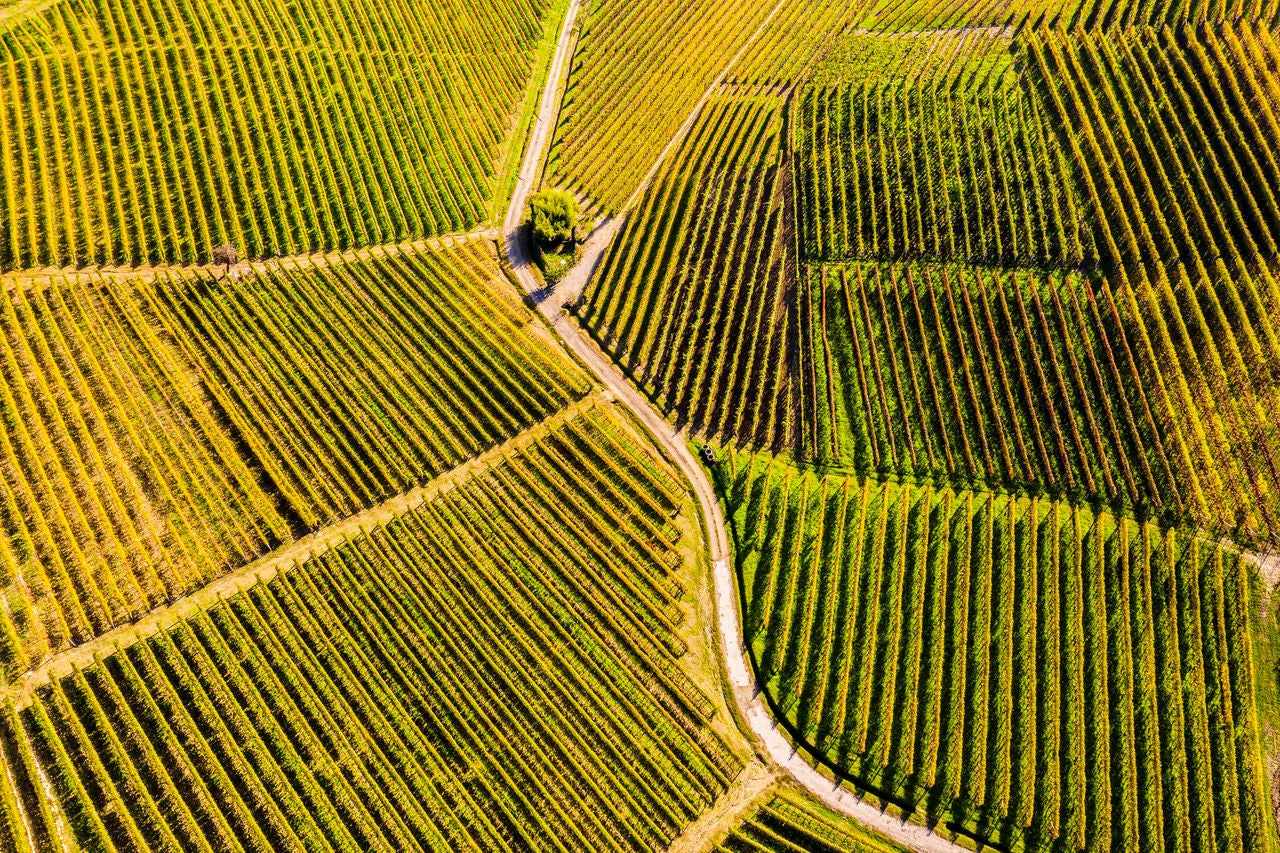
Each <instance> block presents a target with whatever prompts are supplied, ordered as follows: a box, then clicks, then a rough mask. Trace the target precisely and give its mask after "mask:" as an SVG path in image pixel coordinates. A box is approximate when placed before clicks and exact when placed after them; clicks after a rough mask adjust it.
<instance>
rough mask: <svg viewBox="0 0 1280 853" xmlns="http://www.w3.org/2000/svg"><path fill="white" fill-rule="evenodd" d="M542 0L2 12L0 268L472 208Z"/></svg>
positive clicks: (492, 162)
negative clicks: (7, 16)
mask: <svg viewBox="0 0 1280 853" xmlns="http://www.w3.org/2000/svg"><path fill="white" fill-rule="evenodd" d="M548 8H549V4H548V2H546V0H509V1H508V0H474V2H472V0H468V2H462V0H432V2H430V3H418V4H408V3H401V2H393V3H386V4H372V3H358V2H347V0H331V1H327V2H319V3H307V4H302V5H298V4H288V3H283V2H278V0H261V2H260V0H215V2H211V3H198V2H191V1H190V0H148V2H145V3H141V4H139V3H129V2H119V0H56V2H51V3H45V4H40V5H39V7H38V8H37V9H35V10H32V11H30V12H25V13H21V14H20V15H16V16H15V18H14V19H12V20H8V21H5V22H4V23H3V24H2V25H0V80H3V81H4V82H3V85H0V92H2V93H3V94H2V95H0V197H4V198H5V199H6V202H7V203H6V205H5V208H6V209H5V212H4V221H3V222H0V269H5V268H30V267H45V266H53V267H64V266H85V265H92V264H142V263H149V262H161V261H165V262H180V263H192V262H206V261H208V260H209V252H210V251H211V250H212V249H213V247H214V246H215V245H219V244H221V243H223V242H224V241H230V242H231V243H233V244H234V245H236V246H237V247H239V248H240V250H241V252H242V253H243V254H244V255H245V256H246V257H253V258H260V257H269V256H274V255H279V254H297V253H301V252H308V251H314V250H318V249H339V248H346V247H350V246H359V245H373V244H383V243H394V242H399V241H403V240H407V239H414V238H419V237H426V236H431V235H437V234H444V233H448V232H454V231H464V230H467V229H468V228H470V227H472V226H474V225H475V224H477V223H479V222H481V221H482V220H483V219H484V218H485V217H486V216H487V213H488V205H489V200H490V197H491V195H492V193H493V192H494V190H495V187H496V186H497V185H498V184H499V183H500V182H501V178H500V177H499V176H497V175H496V174H495V172H496V170H497V169H498V168H499V165H500V164H499V163H498V162H497V160H498V159H499V158H500V156H501V147H502V144H503V142H504V140H505V139H506V137H507V135H508V134H509V133H510V132H511V130H512V129H513V127H512V125H513V122H514V120H515V117H516V114H517V113H518V111H519V108H520V102H521V100H522V98H523V95H524V90H525V85H526V80H527V79H528V78H529V77H530V75H531V73H532V68H531V65H532V61H533V50H534V45H535V41H536V40H537V38H538V37H539V36H540V34H541V32H542V17H543V16H544V15H545V14H547V12H548Z"/></svg>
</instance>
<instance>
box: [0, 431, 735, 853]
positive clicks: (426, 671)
mask: <svg viewBox="0 0 1280 853" xmlns="http://www.w3.org/2000/svg"><path fill="white" fill-rule="evenodd" d="M628 430H629V427H627V426H625V425H624V422H623V421H622V419H621V417H620V415H619V413H617V412H614V411H613V410H612V407H610V408H608V409H602V408H595V409H591V410H588V411H587V412H586V413H585V414H583V415H579V416H578V417H576V418H574V419H570V420H569V421H567V422H566V423H564V424H562V425H561V426H560V427H558V428H557V430H555V431H553V432H552V433H551V434H549V435H543V436H542V437H541V438H539V439H537V440H536V441H534V442H533V443H531V444H529V445H528V446H526V447H525V448H524V449H522V450H520V451H518V452H514V453H513V455H511V456H510V457H508V458H504V459H502V460H499V461H498V462H496V463H494V464H493V465H492V466H491V467H490V468H488V469H487V470H485V471H483V472H481V473H480V474H477V475H476V476H475V477H474V478H472V479H469V480H468V481H466V482H464V483H462V484H460V485H459V486H457V487H456V488H453V489H450V490H448V491H446V492H443V493H441V494H439V495H438V496H436V497H435V498H433V499H432V500H430V501H428V502H427V503H426V504H423V505H422V506H420V507H418V508H417V509H415V510H412V511H410V512H408V513H407V514H405V515H403V516H401V517H398V518H396V519H394V520H392V521H390V522H388V523H386V524H384V525H382V526H380V527H378V528H376V529H374V530H372V531H369V532H367V533H365V534H363V535H361V536H360V537H359V538H357V539H354V540H352V541H349V542H347V543H345V544H342V545H340V546H338V547H335V548H333V549H331V550H329V551H326V552H324V553H321V554H319V555H315V556H313V557H311V558H310V559H308V560H307V561H306V562H304V563H302V564H301V565H297V566H294V567H292V568H290V569H288V570H286V571H285V572H283V573H281V574H280V575H277V576H276V577H275V578H274V579H272V580H271V581H270V582H269V583H262V584H258V585H256V586H254V587H251V588H250V589H248V590H246V591H245V592H242V593H239V594H237V595H235V596H233V597H232V598H230V599H226V600H222V601H219V602H218V603H217V604H216V605H214V606H212V607H211V608H209V609H208V610H206V611H203V612H201V613H199V614H197V615H195V616H193V617H191V618H189V619H187V620H186V621H184V622H183V623H180V624H179V625H177V626H175V627H174V628H172V629H169V630H167V631H165V632H163V633H161V634H158V635H155V636H152V637H149V638H147V639H143V640H139V641H137V642H135V643H133V644H131V645H129V646H127V647H125V648H123V649H120V650H118V651H116V652H114V653H113V654H111V655H110V656H109V657H107V658H105V659H103V660H100V661H98V662H96V663H95V664H94V665H93V666H91V667H89V668H87V669H85V670H84V671H77V672H75V673H73V674H71V675H69V676H67V677H65V678H62V679H60V680H58V681H55V682H53V683H51V684H49V685H46V686H44V687H42V688H40V689H39V690H38V691H37V692H36V693H35V695H34V696H33V697H32V698H31V699H30V700H29V701H28V702H26V703H24V704H23V705H22V706H21V707H14V706H13V705H12V704H10V705H8V706H7V707H6V708H5V712H4V715H3V719H2V720H0V747H2V748H3V755H4V757H5V759H6V761H7V762H8V773H7V774H5V776H4V780H5V781H4V788H5V789H6V791H5V792H4V798H3V799H0V804H3V803H11V802H12V800H13V797H14V794H15V793H16V795H17V797H18V798H19V800H20V802H21V803H22V814H23V815H25V821H24V822H23V823H22V824H19V825H15V823H14V822H13V821H12V820H9V821H5V820H0V826H7V827H8V829H7V830H6V831H8V832H10V833H14V832H15V827H16V826H21V828H18V829H17V831H16V834H17V835H18V836H19V841H20V843H21V844H24V845H26V846H28V847H29V848H30V849H32V850H36V851H46V850H47V851H52V850H56V849H62V848H63V846H64V845H70V846H71V847H73V848H75V849H95V850H102V851H112V850H139V851H141V850H162V849H163V850H175V849H186V850H206V851H209V850H244V851H249V850H261V851H265V850H294V851H301V850H309V851H340V850H346V851H357V850H358V851H388V853H391V851H395V853H404V851H411V850H457V851H477V853H479V851H486V853H488V852H489V851H534V850H547V851H560V853H568V852H569V851H576V850H601V851H614V853H626V851H649V850H654V849H659V848H662V847H665V846H666V845H667V844H668V843H669V842H670V841H671V840H672V839H673V838H674V837H675V835H677V834H678V833H679V832H680V830H681V829H682V828H683V826H684V825H685V824H686V823H687V822H688V821H689V820H691V819H692V818H693V817H694V816H696V815H697V814H698V813H699V812H700V811H701V810H702V809H703V808H705V807H706V806H707V805H709V804H710V802H711V801H712V800H713V799H714V798H715V797H716V796H717V795H718V794H719V793H720V792H721V791H722V790H724V788H725V786H726V785H727V783H728V781H729V779H730V778H731V776H732V775H733V773H734V772H736V769H737V768H738V766H739V763H738V760H737V759H736V758H735V757H734V756H733V755H732V754H731V753H730V752H729V751H728V749H727V747H726V746H725V745H724V744H723V743H722V742H721V741H720V740H719V738H718V737H717V736H716V735H715V734H713V733H712V731H711V729H710V727H709V725H708V722H709V720H710V717H711V714H712V713H713V711H712V705H711V704H710V701H709V700H708V699H707V698H706V697H705V696H704V695H703V694H702V693H701V691H700V690H698V689H697V688H696V687H694V686H693V685H692V683H691V682H690V681H689V680H688V679H687V677H685V676H684V675H683V670H682V668H681V663H680V661H679V655H680V649H679V643H678V639H677V634H676V630H675V628H674V626H673V623H672V617H671V615H670V614H671V611H672V610H673V609H674V603H675V598H674V596H676V595H678V594H679V593H678V589H676V588H675V587H674V585H673V584H672V582H671V574H670V569H671V567H672V566H673V565H676V564H679V563H680V560H679V558H678V557H677V556H676V554H675V552H674V551H673V545H672V542H673V540H674V537H675V535H676V534H675V533H674V529H673V528H671V527H670V526H669V525H668V526H667V529H666V531H658V530H657V529H656V527H655V525H661V524H666V523H667V521H668V520H670V519H671V518H672V517H673V515H674V514H675V513H677V512H678V511H679V507H680V506H681V504H682V500H683V495H681V494H680V493H679V492H678V491H677V490H676V488H675V486H674V483H675V482H676V480H675V476H674V474H673V473H672V472H671V470H670V469H669V468H668V467H667V466H666V465H665V463H661V462H659V461H658V460H657V458H656V457H653V456H650V455H649V452H648V451H646V450H644V449H642V448H641V446H639V445H637V444H636V443H635V441H634V440H633V439H632V438H630V437H629V432H628ZM620 482H629V483H632V484H634V485H635V488H632V489H630V490H627V491H623V490H620V489H619V488H618V483H620ZM10 780H12V783H13V785H12V788H10ZM12 811H13V809H12V807H9V808H6V810H5V814H2V815H0V818H3V817H5V816H7V814H8V813H9V812H12ZM28 829H29V832H28ZM19 849H22V848H21V847H20V848H19Z"/></svg>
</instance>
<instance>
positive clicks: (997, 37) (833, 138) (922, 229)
mask: <svg viewBox="0 0 1280 853" xmlns="http://www.w3.org/2000/svg"><path fill="white" fill-rule="evenodd" d="M883 40H884V39H883V37H880V36H874V35H868V34H858V35H856V36H855V37H853V38H850V39H846V40H844V42H843V43H842V44H841V45H840V46H839V48H838V49H835V50H833V52H832V54H830V55H829V56H828V57H827V59H826V60H825V61H824V63H823V65H822V66H820V67H819V68H818V69H816V70H815V72H814V76H813V81H812V83H811V84H810V85H807V86H805V87H803V88H802V89H801V91H800V93H799V95H798V105H797V106H796V107H795V110H796V125H795V135H794V139H793V144H794V146H795V150H796V161H795V162H796V187H797V195H798V209H799V211H800V242H801V246H802V248H803V251H804V253H805V256H806V257H807V258H808V259H812V260H836V259H846V258H882V259H904V258H930V259H944V260H946V259H964V260H968V261H972V262H981V263H999V264H1005V265H1019V266H1027V265H1058V264H1066V265H1072V266H1074V265H1078V264H1080V263H1081V262H1082V261H1084V260H1085V259H1086V258H1087V257H1089V256H1090V255H1091V254H1093V253H1094V249H1093V244H1092V237H1091V231H1090V230H1089V228H1088V223H1087V222H1086V221H1085V218H1084V216H1083V214H1082V207H1083V205H1082V203H1081V201H1080V199H1079V198H1077V195H1078V194H1077V192H1076V190H1075V181H1074V177H1073V175H1072V174H1071V169H1070V167H1069V161H1068V160H1067V158H1066V156H1065V155H1064V153H1063V151H1062V150H1061V149H1060V147H1059V145H1058V144H1057V139H1056V137H1055V136H1054V135H1053V131H1052V129H1050V128H1047V127H1046V126H1045V118H1046V117H1045V115H1044V109H1043V107H1042V106H1041V105H1040V102H1039V100H1038V99H1037V98H1034V97H1029V96H1028V95H1027V94H1026V93H1025V92H1024V90H1023V89H1022V88H1021V86H1020V85H1019V75H1018V74H1017V72H1016V71H1015V70H1014V65H1013V54H1012V53H1011V52H1010V50H1009V45H1010V39H1009V37H1008V36H1007V35H1004V34H1003V33H999V32H992V31H986V30H973V31H967V32H962V33H958V34H957V33H950V32H943V33H933V34H925V35H910V36H899V37H895V38H893V39H891V40H890V41H892V42H893V44H892V45H890V46H888V47H886V46H884V45H882V44H881V42H882V41H883Z"/></svg>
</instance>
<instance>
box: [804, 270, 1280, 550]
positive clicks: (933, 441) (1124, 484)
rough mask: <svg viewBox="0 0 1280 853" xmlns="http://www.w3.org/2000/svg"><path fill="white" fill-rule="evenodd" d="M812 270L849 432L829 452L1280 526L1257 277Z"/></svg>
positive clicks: (1235, 523)
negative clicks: (1117, 280) (1254, 334)
mask: <svg viewBox="0 0 1280 853" xmlns="http://www.w3.org/2000/svg"><path fill="white" fill-rule="evenodd" d="M811 274H812V275H813V276H814V279H815V281H814V284H813V287H812V288H811V289H812V290H813V291H814V292H815V293H818V294H820V296H819V298H820V304H819V306H818V308H817V312H816V313H818V314H819V315H820V316H821V317H823V318H824V319H825V322H826V324H827V329H826V334H825V335H823V336H822V338H821V340H823V341H824V342H826V343H827V345H828V346H829V347H830V349H829V353H828V357H827V358H825V359H823V358H815V359H814V361H815V363H816V364H818V365H819V366H820V367H825V368H826V371H827V372H826V375H825V383H824V384H825V385H826V388H825V389H820V393H825V394H826V395H827V396H829V397H830V399H831V401H832V403H831V408H830V412H831V414H830V417H831V419H832V420H833V422H834V424H835V428H834V429H833V430H832V431H831V436H830V441H831V444H830V446H828V447H826V448H823V451H824V452H823V453H820V454H819V457H818V458H823V459H829V460H835V461H839V462H841V463H843V464H846V465H851V466H853V467H855V468H856V469H858V470H861V471H868V472H870V471H877V472H881V473H895V474H906V475H916V476H941V477H944V478H946V479H947V480H948V481H949V482H955V483H968V484H977V483H983V484H989V485H998V486H1001V487H1006V488H1009V487H1013V488H1018V489H1021V490H1031V491H1037V492H1040V493H1045V492H1048V493H1052V494H1059V495H1062V494H1067V495H1073V496H1075V497H1077V498H1081V499H1083V498H1095V497H1101V498H1103V499H1105V500H1106V501H1108V502H1110V503H1113V504H1122V505H1126V506H1130V507H1141V508H1143V509H1144V510H1145V511H1147V512H1150V513H1167V514H1169V516H1170V517H1171V518H1178V519H1181V518H1187V517H1190V518H1193V519H1195V520H1197V521H1199V522H1200V523H1202V524H1204V525H1206V526H1209V527H1212V528H1215V529H1231V530H1235V531H1236V532H1237V534H1238V535H1239V536H1241V537H1242V538H1244V539H1246V540H1247V539H1250V538H1253V537H1257V536H1270V535H1272V534H1274V532H1275V531H1276V530H1277V529H1278V528H1277V522H1278V521H1280V504H1277V494H1280V492H1278V491H1277V486H1278V485H1280V471H1277V470H1276V469H1275V467H1274V463H1273V460H1274V458H1275V457H1276V455H1277V453H1278V452H1280V444H1278V443H1280V433H1278V432H1277V430H1276V428H1275V424H1274V422H1273V421H1272V420H1270V419H1269V417H1268V415H1267V412H1269V411H1270V410H1271V409H1272V408H1273V406H1274V402H1275V398H1274V391H1273V390H1272V389H1273V388H1274V387H1275V382H1276V380H1277V378H1280V377H1277V376H1276V367H1275V365H1277V364H1280V359H1277V358H1276V356H1275V351H1269V352H1268V353H1259V354H1258V355H1257V356H1256V357H1255V358H1252V359H1250V358H1247V357H1246V356H1245V355H1241V349H1242V348H1247V346H1246V342H1247V340H1248V338H1247V336H1246V335H1244V334H1243V333H1241V331H1240V330H1242V329H1243V330H1246V331H1251V330H1252V329H1254V328H1260V329H1267V328H1269V323H1268V322H1267V320H1266V318H1265V315H1262V316H1259V315H1252V316H1251V315H1249V314H1248V312H1247V309H1244V310H1242V308H1241V305H1242V304H1255V305H1256V304H1257V303H1256V302H1255V301H1254V300H1255V299H1256V297H1257V294H1256V291H1254V290H1253V288H1252V282H1251V281H1249V280H1246V281H1244V282H1235V281H1232V280H1231V279H1224V280H1221V281H1216V282H1214V281H1208V282H1201V283H1199V284H1198V285H1194V286H1193V285H1192V284H1191V282H1190V281H1188V280H1185V279H1182V280H1177V279H1175V280H1170V279H1169V278H1168V277H1166V276H1164V275H1160V276H1159V277H1151V278H1149V277H1146V276H1142V277H1141V278H1138V277H1136V276H1135V277H1133V278H1131V279H1130V280H1129V282H1128V283H1126V284H1120V285H1113V284H1111V283H1109V282H1108V281H1106V280H1101V281H1090V280H1088V279H1086V278H1084V277H1082V276H1079V275H1075V274H1067V275H1035V274H1029V273H1027V274H1023V273H1016V272H1007V271H1006V272H997V271H990V270H987V271H984V270H979V269H975V268H972V267H934V266H922V267H916V266H907V265H853V266H848V267H816V268H814V269H813V271H812V273H811ZM1224 305H1225V306H1227V307H1226V308H1224V307H1223V306H1224ZM1215 321H1216V322H1215ZM1224 364H1225V367H1224ZM1228 372H1229V373H1230V379H1228Z"/></svg>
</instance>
